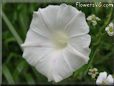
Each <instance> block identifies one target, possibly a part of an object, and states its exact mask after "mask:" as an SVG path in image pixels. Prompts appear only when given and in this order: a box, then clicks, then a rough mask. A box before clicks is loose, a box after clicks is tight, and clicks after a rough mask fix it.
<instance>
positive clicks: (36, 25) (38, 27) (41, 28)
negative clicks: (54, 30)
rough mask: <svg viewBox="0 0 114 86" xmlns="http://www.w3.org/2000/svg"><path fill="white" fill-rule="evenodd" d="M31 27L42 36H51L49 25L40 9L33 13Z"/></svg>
mask: <svg viewBox="0 0 114 86" xmlns="http://www.w3.org/2000/svg"><path fill="white" fill-rule="evenodd" d="M30 29H31V30H33V31H34V32H36V33H37V34H39V35H41V36H44V37H46V38H47V37H48V38H49V37H50V33H51V30H50V29H49V28H48V25H47V24H46V23H45V20H44V19H43V18H42V15H41V14H40V12H39V11H38V12H34V13H33V19H32V22H31V24H30Z"/></svg>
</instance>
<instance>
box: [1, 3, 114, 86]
mask: <svg viewBox="0 0 114 86" xmlns="http://www.w3.org/2000/svg"><path fill="white" fill-rule="evenodd" d="M49 4H53V5H56V4H61V3H3V5H2V11H3V15H2V28H3V29H2V63H3V65H2V84H52V83H51V82H48V81H47V78H46V77H44V76H43V75H41V74H39V73H38V72H37V71H36V69H35V68H34V67H32V66H31V65H29V64H28V63H27V62H26V61H25V59H23V58H22V49H21V47H20V44H21V43H23V42H24V40H25V37H26V33H27V31H28V29H29V26H30V23H31V19H32V15H33V11H37V10H38V8H44V7H46V6H48V5H49ZM67 4H70V5H72V6H74V7H76V5H75V3H67ZM76 8H78V9H79V10H81V11H82V12H84V13H85V15H86V17H87V16H89V15H90V14H95V15H96V16H98V17H99V18H101V21H100V22H98V25H97V26H92V25H91V24H89V26H90V34H91V37H92V42H91V45H90V48H91V54H90V61H89V63H88V64H86V65H84V66H83V67H82V68H80V69H79V70H78V71H76V72H74V74H73V75H72V76H71V77H69V78H68V79H65V80H63V81H62V82H59V83H58V84H73V83H74V84H75V83H90V82H91V83H95V80H93V79H91V77H90V76H89V75H88V74H87V72H88V69H89V68H91V67H96V68H98V71H99V72H100V71H107V72H108V73H111V74H113V75H114V72H113V71H114V67H113V63H114V37H109V36H108V35H107V33H106V32H105V27H106V26H107V25H108V24H109V23H110V22H111V21H113V22H114V7H113V8H112V7H108V8H106V7H76Z"/></svg>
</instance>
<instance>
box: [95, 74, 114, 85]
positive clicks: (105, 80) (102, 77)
mask: <svg viewBox="0 0 114 86" xmlns="http://www.w3.org/2000/svg"><path fill="white" fill-rule="evenodd" d="M113 83H114V79H113V77H112V75H110V74H109V75H108V76H107V72H101V73H100V74H99V76H98V78H97V80H96V84H97V85H112V84H113Z"/></svg>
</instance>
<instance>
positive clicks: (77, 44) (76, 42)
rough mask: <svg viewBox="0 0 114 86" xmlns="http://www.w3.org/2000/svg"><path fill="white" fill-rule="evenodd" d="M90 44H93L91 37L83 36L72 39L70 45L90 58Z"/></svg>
mask: <svg viewBox="0 0 114 86" xmlns="http://www.w3.org/2000/svg"><path fill="white" fill-rule="evenodd" d="M90 42H91V37H90V35H81V36H77V37H72V38H71V39H70V41H69V44H70V45H72V46H73V47H74V48H75V49H76V50H78V51H79V52H80V53H82V54H84V55H85V56H89V54H90V49H89V45H90Z"/></svg>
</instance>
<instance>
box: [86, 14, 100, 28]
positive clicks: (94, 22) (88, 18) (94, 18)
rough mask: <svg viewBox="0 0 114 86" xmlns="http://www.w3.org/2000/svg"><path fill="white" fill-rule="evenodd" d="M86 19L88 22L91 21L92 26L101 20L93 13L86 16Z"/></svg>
mask: <svg viewBox="0 0 114 86" xmlns="http://www.w3.org/2000/svg"><path fill="white" fill-rule="evenodd" d="M87 20H88V21H89V22H91V23H92V25H93V26H96V25H97V21H101V19H100V18H99V17H97V16H96V15H94V14H92V15H90V16H88V17H87Z"/></svg>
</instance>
